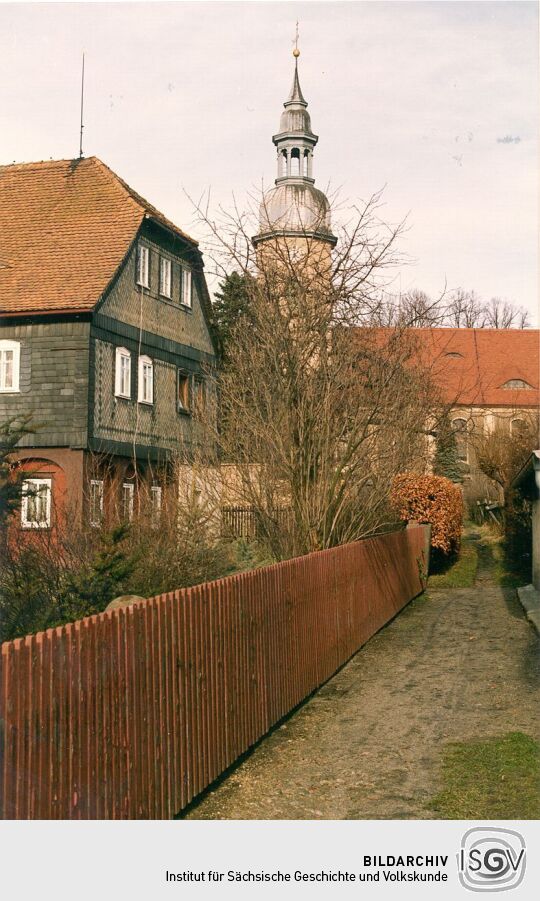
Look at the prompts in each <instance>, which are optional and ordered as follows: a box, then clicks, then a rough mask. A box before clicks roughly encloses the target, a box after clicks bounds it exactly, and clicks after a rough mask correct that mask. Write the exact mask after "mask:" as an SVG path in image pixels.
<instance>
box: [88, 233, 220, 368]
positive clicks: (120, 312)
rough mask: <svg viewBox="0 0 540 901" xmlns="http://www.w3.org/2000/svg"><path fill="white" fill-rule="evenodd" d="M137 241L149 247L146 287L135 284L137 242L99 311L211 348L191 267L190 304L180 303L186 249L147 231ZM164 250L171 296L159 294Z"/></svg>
mask: <svg viewBox="0 0 540 901" xmlns="http://www.w3.org/2000/svg"><path fill="white" fill-rule="evenodd" d="M141 241H142V242H143V243H144V244H146V246H147V247H149V248H150V288H149V289H146V288H145V289H144V290H141V289H140V288H138V286H137V285H136V281H135V267H136V260H137V242H135V244H134V246H133V247H132V249H131V251H130V252H129V254H128V256H127V259H126V262H125V265H124V267H123V269H122V271H121V272H120V274H119V276H118V277H117V279H116V281H115V283H114V285H113V286H112V287H111V289H110V291H109V293H108V294H107V297H106V298H105V300H104V301H103V302H102V303H101V304H100V305H99V307H98V310H97V311H98V312H99V313H100V314H102V315H105V316H108V317H111V318H112V319H118V320H120V321H122V322H125V323H128V324H129V325H132V326H135V327H136V328H143V329H145V330H146V331H148V332H154V333H155V334H156V335H161V336H162V337H164V338H169V339H170V340H172V341H176V342H178V343H180V344H186V345H189V346H191V347H193V348H196V349H198V350H200V351H203V352H205V353H207V354H213V353H214V349H213V346H212V340H211V338H210V335H209V332H208V327H207V325H206V321H205V318H204V315H203V311H202V309H201V300H200V296H201V285H200V283H199V279H200V278H201V276H200V275H199V274H198V273H197V272H196V271H193V298H192V299H193V305H192V308H191V310H190V309H187V308H186V307H185V306H182V305H181V304H180V269H181V265H182V263H184V265H191V263H190V261H189V252H188V251H187V250H186V252H184V253H181V252H180V251H179V248H178V247H177V246H176V244H177V243H178V242H176V243H175V242H172V241H171V242H170V243H167V241H165V240H164V241H162V242H160V243H158V242H157V241H156V240H155V237H153V236H152V235H151V233H150V230H149V229H148V231H147V232H144V231H143V232H142V234H141ZM160 254H165V255H166V256H167V257H169V258H170V259H171V260H172V300H166V299H165V298H163V297H161V296H160V295H159V257H160Z"/></svg>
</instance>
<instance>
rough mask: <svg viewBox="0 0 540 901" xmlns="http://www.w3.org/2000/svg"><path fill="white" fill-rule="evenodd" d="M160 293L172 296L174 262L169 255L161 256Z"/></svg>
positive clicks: (164, 295)
mask: <svg viewBox="0 0 540 901" xmlns="http://www.w3.org/2000/svg"><path fill="white" fill-rule="evenodd" d="M159 293H160V294H161V295H162V296H163V297H172V263H171V261H170V260H169V259H168V258H167V257H160V258H159Z"/></svg>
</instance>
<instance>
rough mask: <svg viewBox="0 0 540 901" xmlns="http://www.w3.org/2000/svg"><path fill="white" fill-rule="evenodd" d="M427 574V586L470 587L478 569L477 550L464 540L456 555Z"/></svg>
mask: <svg viewBox="0 0 540 901" xmlns="http://www.w3.org/2000/svg"><path fill="white" fill-rule="evenodd" d="M443 566H444V568H442V567H441V568H440V571H439V572H435V573H433V574H432V575H430V576H429V580H428V588H470V587H471V586H472V585H474V581H475V579H476V571H477V569H478V551H477V549H476V547H475V545H474V544H469V543H468V542H466V541H464V542H463V544H462V545H461V550H460V552H459V554H458V555H457V557H454V558H453V559H451V560H449V561H448V562H447V563H446V564H444V565H443Z"/></svg>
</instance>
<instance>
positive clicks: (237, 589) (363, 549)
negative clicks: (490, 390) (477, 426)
mask: <svg viewBox="0 0 540 901" xmlns="http://www.w3.org/2000/svg"><path fill="white" fill-rule="evenodd" d="M426 571H427V561H426V559H425V529H424V527H417V528H412V529H407V530H403V531H399V532H392V533H389V534H386V535H383V536H380V537H377V538H372V539H368V540H366V541H361V542H355V543H353V544H348V545H344V546H342V547H338V548H333V549H331V550H327V551H320V552H317V553H314V554H309V555H308V556H305V557H299V558H296V559H294V560H288V561H286V562H284V563H279V564H275V565H273V566H267V567H264V568H261V569H258V570H255V571H252V572H248V573H242V574H239V575H235V576H231V577H229V578H226V579H221V580H219V581H216V582H209V583H206V584H204V585H198V586H196V587H194V588H187V589H181V590H179V591H174V592H170V593H168V594H164V595H161V596H159V597H156V598H152V599H150V600H148V601H146V602H144V603H140V604H137V605H134V606H131V607H126V608H120V609H117V610H113V611H110V612H106V613H102V614H100V615H99V616H93V617H90V618H88V619H84V620H82V621H80V622H76V623H71V624H69V625H66V626H61V627H59V628H56V629H51V630H49V631H47V632H42V633H39V634H37V635H30V636H27V637H26V638H22V639H17V640H15V641H11V642H6V643H5V644H3V645H2V647H1V655H0V816H1V817H2V818H4V819H24V818H37V819H83V818H92V819H94V818H97V819H99V818H113V819H126V818H136V819H138V818H169V817H171V816H173V815H174V814H176V813H178V812H179V811H181V810H182V809H183V808H184V807H185V806H186V805H187V804H189V802H190V801H191V800H192V799H193V798H194V797H196V796H197V795H198V794H199V793H200V792H201V791H202V790H203V789H205V788H206V787H207V786H208V785H210V783H211V782H212V781H213V780H214V779H215V778H216V777H217V776H219V775H220V773H223V771H224V770H225V769H226V768H227V767H228V766H229V765H230V764H232V763H233V762H234V761H235V760H236V759H237V758H238V757H239V756H240V755H241V754H242V753H243V752H244V751H246V750H247V749H248V748H249V747H250V746H251V745H253V744H254V743H255V742H256V741H257V740H258V739H260V738H261V737H262V736H263V735H265V733H266V732H268V730H269V729H270V728H271V727H272V726H273V725H274V724H275V723H277V722H278V721H279V720H280V719H281V718H282V717H283V716H285V715H286V714H287V713H288V712H289V711H291V710H292V709H293V708H294V707H295V706H296V705H297V704H298V703H299V702H300V701H302V700H303V699H304V698H306V697H307V696H308V695H309V694H310V693H311V692H313V691H314V690H315V689H316V688H317V687H318V686H320V685H321V684H322V683H323V682H325V681H326V680H327V679H328V678H329V677H330V676H331V675H332V674H333V673H335V672H336V670H337V669H339V667H340V666H341V665H342V664H343V663H345V661H346V660H348V659H349V658H350V657H351V656H352V655H353V654H354V653H355V652H356V651H357V650H358V649H359V648H360V647H361V645H362V644H364V643H365V642H366V641H367V640H368V639H369V638H370V637H371V636H372V635H373V634H374V633H375V632H377V630H378V629H380V628H381V627H382V626H383V625H384V624H385V623H386V622H388V621H389V620H390V619H391V618H392V617H393V616H394V615H395V614H396V613H398V611H399V610H401V609H402V607H403V606H404V605H405V604H407V603H408V602H409V601H410V600H411V598H413V597H415V596H416V595H417V594H419V593H420V592H421V591H422V590H423V587H424V586H423V579H424V574H425V573H426ZM391 665H392V661H391V660H389V661H388V666H391ZM359 728H361V723H359Z"/></svg>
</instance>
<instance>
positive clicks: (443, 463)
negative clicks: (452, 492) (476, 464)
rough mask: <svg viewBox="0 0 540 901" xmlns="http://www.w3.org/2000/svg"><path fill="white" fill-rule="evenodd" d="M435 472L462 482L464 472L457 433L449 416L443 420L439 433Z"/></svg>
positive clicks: (437, 474)
mask: <svg viewBox="0 0 540 901" xmlns="http://www.w3.org/2000/svg"><path fill="white" fill-rule="evenodd" d="M436 440H437V443H436V449H435V457H434V460H433V472H434V474H435V475H436V476H445V477H446V478H447V479H450V481H452V482H462V481H463V472H462V467H461V463H460V462H459V457H458V447H457V441H456V433H455V431H454V429H453V428H452V425H451V423H450V419H449V417H448V415H447V416H445V417H444V419H443V420H442V422H441V425H440V427H439V431H438V433H437V439H436Z"/></svg>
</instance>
